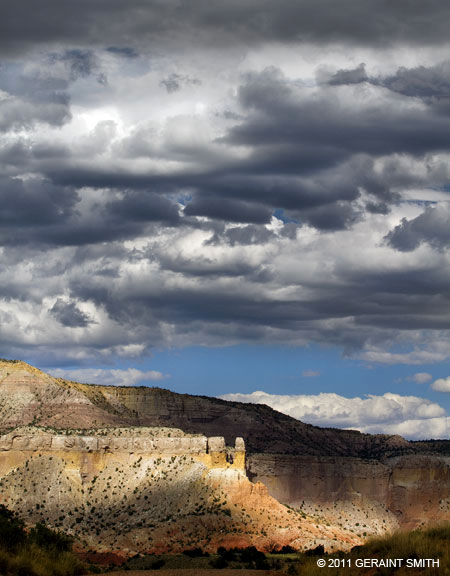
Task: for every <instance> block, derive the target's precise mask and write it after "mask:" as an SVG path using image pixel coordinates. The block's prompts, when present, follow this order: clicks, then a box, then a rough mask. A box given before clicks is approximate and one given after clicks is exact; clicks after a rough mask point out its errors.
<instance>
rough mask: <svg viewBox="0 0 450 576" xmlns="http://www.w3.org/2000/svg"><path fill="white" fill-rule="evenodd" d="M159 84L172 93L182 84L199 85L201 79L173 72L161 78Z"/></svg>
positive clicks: (179, 88)
mask: <svg viewBox="0 0 450 576" xmlns="http://www.w3.org/2000/svg"><path fill="white" fill-rule="evenodd" d="M159 84H160V86H163V87H164V88H165V89H166V91H167V93H168V94H172V93H173V92H178V90H181V88H182V86H200V84H201V81H200V80H199V79H198V78H191V77H190V76H185V75H182V74H175V73H173V74H169V76H167V77H166V78H163V79H162V80H161V82H160V83H159Z"/></svg>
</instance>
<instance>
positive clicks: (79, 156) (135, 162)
mask: <svg viewBox="0 0 450 576" xmlns="http://www.w3.org/2000/svg"><path fill="white" fill-rule="evenodd" d="M4 4H5V3H4ZM6 4H7V3H6ZM6 4H5V5H4V6H2V7H1V8H0V50H2V51H3V54H6V55H7V57H5V60H4V62H3V63H2V65H1V67H0V90H2V92H0V127H1V129H2V130H3V132H2V134H1V135H0V169H1V174H2V176H1V178H0V199H1V201H2V210H1V211H0V243H1V245H2V252H1V263H2V266H1V267H0V286H1V287H2V288H1V290H0V326H1V328H0V343H1V345H2V349H5V352H4V354H6V353H7V351H9V353H10V354H11V355H12V356H14V355H15V356H23V355H24V354H23V351H24V350H26V352H27V357H29V358H31V356H32V355H33V354H35V355H36V356H39V357H41V358H43V357H46V358H50V359H52V358H53V359H55V358H57V357H60V358H62V360H61V361H67V362H69V361H70V360H71V359H72V361H73V362H72V363H75V362H78V363H89V362H91V361H94V360H95V359H98V358H102V361H103V362H104V361H105V359H108V358H112V357H115V356H124V357H133V355H134V356H140V355H145V354H148V353H149V351H150V350H151V348H152V347H153V346H159V347H161V346H165V345H168V344H170V345H171V346H172V345H173V346H176V345H180V346H184V345H196V344H198V345H216V344H217V345H224V344H236V343H239V342H243V341H244V342H272V343H273V342H281V343H289V344H292V345H304V344H307V343H310V342H319V343H326V344H330V345H336V346H340V347H341V348H342V349H343V350H344V352H345V353H346V354H358V355H359V357H361V358H364V359H366V360H367V361H368V362H388V363H389V362H405V363H408V362H409V363H417V362H422V361H427V362H428V361H429V362H434V361H440V360H442V359H445V358H448V357H450V350H449V347H448V346H447V347H446V346H445V344H443V343H445V342H446V341H447V340H448V338H447V331H448V329H449V328H450V316H449V315H448V314H447V312H446V310H447V309H448V306H447V293H448V283H449V274H448V272H447V270H449V262H448V257H449V255H448V251H447V250H446V248H447V245H448V241H449V234H448V232H447V230H448V228H449V226H448V219H449V217H448V209H447V204H446V202H445V198H446V194H447V189H446V185H447V183H448V176H449V174H448V168H447V165H448V154H449V151H450V124H449V122H450V120H449V119H448V116H446V106H447V104H446V102H447V94H448V88H449V85H450V84H449V81H448V78H449V73H448V71H449V67H448V63H440V64H439V63H433V62H432V60H433V58H435V52H433V49H429V47H428V48H427V47H426V44H427V43H431V44H432V43H439V42H442V41H443V39H445V41H446V38H447V29H448V22H449V15H450V8H449V7H448V6H447V4H445V3H443V2H441V3H439V2H433V3H432V5H430V4H427V5H425V4H424V3H419V2H413V3H411V2H409V3H408V12H407V14H408V17H407V18H406V19H405V13H404V10H405V6H406V4H405V3H404V2H403V1H402V0H400V2H398V3H382V5H380V3H379V2H375V1H374V2H371V1H368V0H364V1H363V2H355V1H352V2H347V1H345V2H344V4H343V5H342V6H340V13H341V12H342V14H345V17H343V18H341V17H338V15H337V12H336V9H335V5H334V4H333V5H331V3H330V2H329V1H325V0H323V1H317V0H315V1H314V2H312V0H311V1H309V0H308V1H306V0H304V1H302V2H300V3H299V2H295V3H294V2H289V1H284V0H282V2H281V4H279V3H278V4H277V6H276V7H274V5H273V3H269V2H266V1H265V0H263V2H262V3H261V2H258V3H256V2H253V0H249V1H248V2H237V1H236V2H235V1H234V0H233V1H232V2H228V3H223V2H222V3H219V2H215V1H214V2H212V3H208V4H205V3H200V2H194V3H193V4H192V5H190V6H189V7H185V6H184V5H180V4H179V3H173V2H170V1H169V2H165V3H154V2H150V3H148V2H145V3H144V2H141V1H136V2H131V3H128V4H127V6H126V8H125V7H124V4H123V3H118V2H116V1H115V0H112V1H111V2H110V3H108V6H106V4H105V5H104V4H103V3H101V2H84V0H82V1H81V4H80V3H78V4H77V6H76V7H75V6H71V5H67V6H64V9H63V7H62V4H61V3H58V2H53V1H52V2H47V1H46V2H44V3H43V4H42V5H41V6H40V10H39V11H34V12H36V18H35V19H34V21H33V23H32V25H31V24H30V23H29V22H28V21H24V20H23V18H22V17H21V18H20V19H19V15H20V14H23V13H26V12H25V9H26V8H28V9H29V4H28V3H27V1H26V0H18V3H9V5H6ZM75 11H76V18H75V17H74V15H75ZM50 12H51V14H52V19H51V21H50V19H49V18H48V15H49V13H50ZM5 22H7V24H6V25H5ZM50 22H51V26H50ZM100 23H101V25H100ZM19 24H20V27H19ZM19 28H20V30H19ZM431 31H432V32H433V34H432V33H431ZM273 40H276V41H279V43H280V44H279V45H278V44H277V47H276V49H275V48H274V46H273V45H272V44H271V42H272V41H273ZM289 42H292V43H293V44H294V43H295V45H296V47H295V49H294V48H293V46H287V45H286V43H289ZM302 42H303V45H301V43H302ZM397 42H399V43H409V44H408V54H409V56H408V58H409V60H410V61H411V62H412V64H410V65H409V67H408V68H405V67H404V66H402V64H403V62H402V61H401V58H400V56H399V57H398V58H399V62H398V63H397V62H395V65H394V64H393V63H391V62H384V61H383V57H384V56H383V57H382V56H380V53H381V52H380V47H384V46H386V45H390V46H391V47H392V46H394V44H395V43H397ZM310 43H312V44H315V46H311V45H310ZM336 43H337V44H339V46H335V45H336ZM262 44H264V45H265V46H264V47H263V46H262ZM330 44H333V46H335V47H336V48H339V50H337V51H334V48H333V50H329V49H328V48H329V45H330ZM349 44H352V46H351V47H349ZM325 45H326V46H327V48H326V49H325V50H324V49H323V46H325ZM359 45H364V50H361V49H360V46H359ZM415 45H417V46H418V47H419V49H418V50H417V51H415ZM297 47H298V48H299V49H300V48H304V49H305V51H306V52H305V53H306V56H302V58H303V59H302V58H300V60H299V61H298V62H297V52H296V49H297ZM373 47H375V49H373ZM205 48H208V49H207V50H206V49H205ZM260 49H261V50H262V51H261V52H260V51H259V50H260ZM27 50H29V52H28V53H27ZM283 50H285V51H286V53H287V54H289V56H286V57H284V56H279V54H282V53H283ZM427 50H428V51H427ZM423 53H426V58H425V56H423V55H422V54H423ZM298 54H303V52H302V51H300V52H298ZM335 54H338V56H336V60H335V61H334V60H333V58H334V55H335ZM346 54H348V55H349V56H348V58H347V56H346ZM399 54H402V52H399ZM310 56H311V60H312V61H313V62H314V64H311V62H310V61H309V60H308V59H309V57H310ZM280 58H281V60H283V59H284V58H285V59H286V62H283V63H282V64H280V62H279V60H280ZM330 59H331V60H332V62H331V63H329V62H328V60H330ZM427 59H428V60H427ZM6 60H8V61H7V62H6ZM362 60H364V61H365V62H367V64H366V65H364V64H360V65H356V66H355V62H356V63H358V62H361V61H362ZM345 61H347V66H346V65H345ZM315 62H317V66H316V65H315ZM277 63H278V64H280V66H281V67H282V68H283V69H284V72H283V71H281V69H280V68H277V67H276V66H274V65H273V64H275V65H276V64H277ZM374 63H375V64H374ZM266 64H268V68H267V69H263V66H265V65H266ZM284 64H286V65H285V66H284ZM322 65H323V66H322ZM315 66H316V69H319V70H333V69H334V70H336V72H335V73H334V74H332V73H330V74H329V75H328V76H327V77H326V78H325V76H324V78H322V79H321V78H319V80H320V81H319V82H316V83H314V74H315V70H314V67H315ZM372 66H373V67H374V68H372ZM376 66H378V71H377V74H376V75H374V74H372V73H371V70H372V69H375V67H376ZM304 68H305V69H307V72H304V73H303V69H304ZM173 70H177V71H181V72H179V73H174V72H172V71H173ZM395 70H397V71H395ZM102 75H103V76H102ZM298 75H300V76H302V77H301V78H299V77H298ZM303 76H304V77H303ZM106 77H107V78H108V84H107V85H106V84H104V82H105V80H106ZM161 79H162V80H161ZM165 91H167V92H168V93H169V94H170V97H169V96H167V94H165ZM428 195H430V198H431V196H433V198H434V200H433V202H436V204H433V205H429V206H428V207H425V208H418V207H417V201H416V197H419V200H420V202H423V201H427V199H428ZM435 197H436V198H437V199H436V198H435ZM411 198H412V200H411ZM419 210H423V212H422V214H419ZM422 245H424V246H422ZM419 246H422V248H421V250H423V251H426V254H427V258H426V261H424V260H423V259H422V256H421V251H420V250H416V248H418V247H419ZM402 252H410V254H408V255H407V258H404V256H405V255H404V254H401V253H402ZM23 326H29V327H30V329H29V330H28V331H27V334H23V329H22V327H23ZM74 329H76V330H74ZM74 332H76V334H77V335H78V336H77V339H75V338H74V336H73V334H74ZM80 334H81V335H82V337H79V335H80ZM405 342H406V343H411V342H412V343H413V344H414V346H417V347H418V348H420V347H422V349H421V350H417V351H414V352H413V353H410V352H402V353H396V352H394V351H388V349H389V350H395V349H396V347H397V346H403V347H404V346H405ZM402 350H403V348H402ZM49 362H50V360H49Z"/></svg>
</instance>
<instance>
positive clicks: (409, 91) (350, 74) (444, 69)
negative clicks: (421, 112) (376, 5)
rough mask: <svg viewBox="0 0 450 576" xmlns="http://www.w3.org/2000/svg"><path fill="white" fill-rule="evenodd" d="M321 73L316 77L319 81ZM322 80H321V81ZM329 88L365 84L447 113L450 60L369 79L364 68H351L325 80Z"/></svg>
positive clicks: (449, 95) (448, 106)
mask: <svg viewBox="0 0 450 576" xmlns="http://www.w3.org/2000/svg"><path fill="white" fill-rule="evenodd" d="M321 76H323V74H319V80H321ZM322 80H323V79H322ZM325 82H326V83H328V84H329V85H330V86H341V85H351V84H359V83H361V82H368V83H370V84H373V85H374V86H382V87H384V88H387V89H389V90H390V91H392V92H395V93H397V94H401V95H402V96H407V97H411V98H419V99H421V100H423V101H424V102H425V103H427V104H428V105H430V106H432V107H433V108H435V109H436V111H442V112H446V113H448V112H449V111H450V61H448V60H446V61H443V62H440V63H438V64H436V65H433V66H416V67H413V68H406V67H404V66H402V67H400V68H399V69H398V70H397V71H396V72H395V74H391V75H389V76H369V75H368V74H367V73H366V69H365V65H364V64H360V65H359V66H358V67H357V68H354V69H341V70H338V71H337V72H336V73H335V74H333V75H332V76H331V77H327V78H325Z"/></svg>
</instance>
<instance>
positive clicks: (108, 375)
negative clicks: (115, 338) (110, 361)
mask: <svg viewBox="0 0 450 576" xmlns="http://www.w3.org/2000/svg"><path fill="white" fill-rule="evenodd" d="M52 375H53V376H56V377H59V378H67V379H68V380H75V381H77V382H86V383H89V384H103V385H104V386H137V385H139V384H142V383H143V382H155V381H159V380H164V379H165V378H169V377H170V375H169V374H163V373H162V372H157V371H156V370H148V371H146V372H144V371H142V370H137V369H136V368H128V369H127V370H119V369H117V370H103V369H101V368H99V369H95V368H80V369H79V370H63V369H57V370H52Z"/></svg>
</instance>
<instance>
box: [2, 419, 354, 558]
mask: <svg viewBox="0 0 450 576" xmlns="http://www.w3.org/2000/svg"><path fill="white" fill-rule="evenodd" d="M172 434H173V435H172ZM0 503H2V504H5V505H7V506H8V507H10V508H12V509H14V510H15V511H16V512H18V513H19V514H20V515H21V516H22V517H23V518H24V519H25V520H26V521H27V522H30V523H35V522H38V521H41V520H43V521H45V522H46V523H47V524H49V525H50V526H52V527H55V528H62V529H64V531H65V532H68V533H70V534H73V535H74V536H75V537H76V538H77V541H78V546H80V547H81V548H84V549H85V550H88V549H95V550H96V551H100V552H101V551H108V552H111V551H112V552H114V553H116V554H118V555H123V556H126V555H133V554H136V553H138V552H164V551H168V550H170V551H172V552H180V551H183V550H185V549H188V548H193V547H198V546H200V547H202V548H203V549H205V550H210V551H215V550H216V549H217V547H218V546H229V547H233V546H249V545H256V546H257V547H258V548H260V549H270V548H271V547H272V546H274V545H278V546H283V545H291V546H294V547H296V548H310V547H314V546H316V545H318V544H323V545H324V546H325V547H326V548H327V549H330V550H332V549H338V548H346V547H351V546H353V545H354V544H357V543H360V542H361V541H362V540H361V538H360V537H359V536H358V535H357V534H355V533H353V532H352V531H351V530H350V529H349V528H346V527H342V526H341V527H335V526H332V525H330V523H329V522H327V521H325V520H324V519H323V518H320V517H319V516H318V515H317V514H312V513H311V514H306V513H304V512H299V511H294V510H292V509H289V508H287V507H286V506H284V505H282V504H280V503H279V502H277V501H276V500H275V499H274V498H273V497H271V496H270V494H269V493H268V491H267V488H266V487H265V486H264V485H263V484H261V483H251V482H250V481H249V480H248V478H247V476H246V471H245V445H244V442H243V440H242V438H237V439H236V442H235V445H234V447H227V446H226V445H225V441H224V439H223V438H222V437H212V438H206V437H204V436H199V435H198V436H192V435H185V434H183V433H182V432H181V431H179V430H175V431H173V430H172V431H171V430H168V429H162V430H161V429H139V430H135V429H132V428H123V429H116V430H114V431H111V430H97V431H95V433H94V431H93V433H92V434H91V435H89V436H86V435H83V436H81V435H79V434H76V433H74V432H73V433H70V434H55V433H49V432H45V431H43V430H41V429H37V428H33V427H27V428H23V429H16V430H14V431H13V432H10V433H8V434H6V435H3V436H1V437H0Z"/></svg>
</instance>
